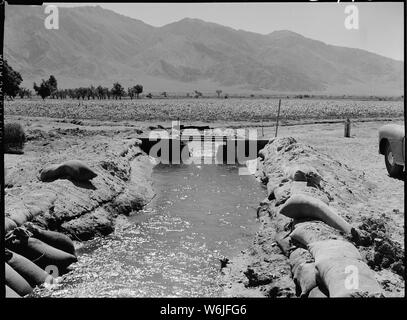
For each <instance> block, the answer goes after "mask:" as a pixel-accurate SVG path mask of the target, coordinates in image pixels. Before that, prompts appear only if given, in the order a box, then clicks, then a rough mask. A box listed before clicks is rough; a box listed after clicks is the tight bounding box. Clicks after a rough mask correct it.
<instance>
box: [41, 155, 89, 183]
mask: <svg viewBox="0 0 407 320" xmlns="http://www.w3.org/2000/svg"><path fill="white" fill-rule="evenodd" d="M95 177H97V174H96V173H95V172H94V171H93V170H92V169H91V168H90V167H89V166H88V165H86V164H85V163H84V162H82V161H80V160H69V161H66V162H64V163H61V164H53V165H50V166H48V167H46V168H44V169H42V170H41V171H40V175H39V179H40V180H41V181H43V182H52V181H55V180H57V179H60V178H68V179H71V180H74V181H89V180H91V179H93V178H95Z"/></svg>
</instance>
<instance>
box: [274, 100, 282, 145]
mask: <svg viewBox="0 0 407 320" xmlns="http://www.w3.org/2000/svg"><path fill="white" fill-rule="evenodd" d="M280 107H281V99H280V100H278V111H277V123H276V135H275V137H277V133H278V120H279V119H280Z"/></svg>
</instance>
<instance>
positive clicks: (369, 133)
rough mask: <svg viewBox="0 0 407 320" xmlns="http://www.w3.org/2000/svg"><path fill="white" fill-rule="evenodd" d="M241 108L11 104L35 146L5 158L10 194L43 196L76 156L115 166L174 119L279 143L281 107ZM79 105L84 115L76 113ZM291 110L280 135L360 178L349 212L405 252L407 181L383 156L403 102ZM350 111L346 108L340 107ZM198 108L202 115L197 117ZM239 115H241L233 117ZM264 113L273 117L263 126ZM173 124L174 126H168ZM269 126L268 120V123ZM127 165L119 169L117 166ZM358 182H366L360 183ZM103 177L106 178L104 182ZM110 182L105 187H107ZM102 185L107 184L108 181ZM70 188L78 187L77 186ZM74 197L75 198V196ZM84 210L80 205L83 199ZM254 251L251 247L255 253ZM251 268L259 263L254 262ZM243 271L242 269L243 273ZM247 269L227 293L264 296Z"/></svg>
mask: <svg viewBox="0 0 407 320" xmlns="http://www.w3.org/2000/svg"><path fill="white" fill-rule="evenodd" d="M237 102H238V103H237V105H239V107H238V108H237V109H236V110H235V109H234V108H233V101H228V102H227V105H225V102H224V101H222V102H221V103H222V104H223V105H224V107H222V108H221V109H219V108H218V107H217V104H218V103H219V102H217V101H214V102H213V101H209V103H210V104H211V105H214V107H213V108H212V109H211V111H210V112H209V113H208V112H207V109H206V107H202V106H203V105H205V103H208V102H205V101H204V100H203V101H200V102H199V103H198V104H199V105H198V104H197V103H196V102H194V101H193V100H192V101H191V102H190V103H187V105H186V106H187V110H188V113H186V112H183V111H182V107H180V106H178V105H176V103H175V102H174V101H171V103H168V102H167V104H166V102H165V101H160V102H159V103H158V104H159V106H158V107H157V105H154V103H155V102H148V103H149V104H150V105H148V104H144V105H143V103H142V102H139V101H137V102H135V105H131V104H130V102H126V104H125V105H121V106H120V107H119V109H118V108H117V105H118V104H119V103H121V102H116V101H114V102H109V103H107V104H106V105H107V107H106V109H104V108H103V105H100V104H98V102H97V101H95V102H93V101H91V102H87V101H85V102H76V101H71V102H69V103H66V104H64V102H61V101H46V102H45V103H42V102H41V101H34V102H33V101H27V102H23V103H22V102H20V101H17V100H16V101H12V102H7V103H6V105H5V123H9V122H18V123H20V124H22V126H23V127H24V130H25V132H26V136H27V140H28V141H27V142H26V144H25V147H24V154H23V155H13V154H6V155H5V170H6V195H9V196H18V195H19V194H21V192H23V193H24V192H30V190H37V189H36V188H37V187H36V183H37V179H38V178H37V175H38V171H39V170H40V169H41V168H42V167H43V166H44V165H46V164H47V163H50V162H52V163H53V162H58V161H59V162H60V161H63V160H67V159H69V158H71V157H73V156H75V157H77V158H85V159H88V160H89V161H93V162H95V163H96V162H97V161H102V160H104V157H105V156H106V153H104V152H105V151H106V152H108V153H109V157H110V158H112V159H113V160H112V161H114V157H115V155H117V154H119V153H120V152H121V150H122V149H123V148H126V146H127V148H128V144H129V143H132V141H134V139H137V138H138V137H140V136H143V135H146V134H147V133H148V132H149V131H150V130H151V129H154V128H156V127H157V125H161V126H163V127H164V128H171V122H170V121H168V120H167V119H168V117H170V118H172V119H174V120H175V119H181V121H182V123H183V124H185V125H187V124H199V125H209V126H210V127H214V128H216V127H221V128H225V127H232V128H239V127H240V128H257V130H258V132H259V134H260V135H261V134H264V138H267V139H269V138H270V139H271V138H273V137H274V134H275V126H274V120H275V119H274V118H273V117H275V109H276V102H275V101H274V102H273V108H272V109H270V108H268V106H267V103H269V102H267V101H266V102H264V101H260V102H256V101H254V102H253V101H251V103H252V104H256V103H257V107H255V111H254V112H250V111H247V109H245V108H244V105H245V102H244V101H237ZM184 103H185V102H183V104H184ZM301 103H302V104H301ZM78 104H79V108H80V109H76V108H75V107H76V106H78ZM151 104H152V105H151ZM290 104H291V108H288V107H286V108H285V109H284V111H283V112H282V114H281V120H280V127H279V129H278V136H279V137H293V138H295V139H296V140H297V141H298V142H299V143H301V144H304V145H308V146H311V147H312V148H314V149H315V150H317V151H318V152H320V153H322V154H327V155H329V157H331V158H332V159H335V161H337V162H338V163H340V164H341V165H342V166H345V167H348V168H351V172H352V174H354V177H353V178H352V181H346V179H348V176H345V177H342V179H345V181H343V184H344V185H348V186H351V187H352V188H355V189H357V188H359V190H354V189H353V190H352V191H353V192H355V193H358V192H359V191H360V192H361V193H363V196H361V197H360V199H361V200H360V201H358V202H357V203H351V204H349V206H348V207H347V209H348V212H351V214H352V215H353V218H351V219H350V220H351V221H352V222H355V223H360V222H361V221H362V220H361V219H362V217H364V218H366V217H370V218H372V219H375V221H378V220H381V221H383V222H384V224H385V229H386V235H387V236H388V237H389V238H390V239H391V240H392V241H394V242H395V243H398V244H399V245H400V247H401V248H402V250H403V252H404V181H403V180H398V179H394V178H391V177H389V176H388V174H387V171H386V167H385V164H384V158H383V156H382V155H379V153H378V129H379V128H380V127H381V126H382V125H384V124H387V123H389V122H391V123H395V124H404V120H403V103H402V102H378V101H372V102H369V101H363V102H348V101H339V102H338V101H334V102H330V103H328V102H327V101H322V102H321V101H319V102H318V103H317V104H315V103H310V102H301V101H290ZM322 105H324V107H323V108H321V106H322ZM345 105H346V108H345V107H344V108H343V109H342V108H341V106H345ZM137 106H138V107H137ZM140 106H141V107H140ZM194 106H195V107H197V108H198V110H199V111H197V112H195V111H194ZM225 106H226V107H225ZM167 107H168V108H167ZM140 110H141V111H140ZM180 110H181V111H180ZM219 110H220V111H219ZM234 110H235V111H236V113H233V112H234ZM270 110H271V111H270ZM184 111H185V106H184ZM263 113H264V114H266V115H265V116H264V119H263V117H262V114H263ZM185 114H188V116H185ZM182 115H184V116H182ZM228 115H230V119H227V116H228ZM166 117H167V119H165V118H166ZM347 117H350V118H351V119H352V126H351V137H350V138H344V125H343V121H344V120H345V119H346V118H347ZM149 119H151V120H149ZM262 120H264V121H263V122H262ZM261 125H262V126H263V128H262V129H261V128H260V126H261ZM133 151H134V153H135V155H134V156H133V157H132V158H131V159H129V162H131V167H132V168H135V167H137V166H138V167H139V168H142V169H140V170H139V171H143V172H142V173H141V172H137V170H135V171H134V170H133V171H134V172H135V173H134V174H135V175H136V177H135V179H136V180H137V181H138V182H139V184H140V185H142V187H143V184H144V186H145V185H147V184H148V177H146V172H147V173H148V172H149V170H151V168H150V167H149V166H148V165H146V163H145V159H143V158H142V157H140V154H141V151H140V150H133ZM110 158H109V159H110ZM134 159H136V160H134ZM134 161H136V162H134ZM120 165H121V164H120V163H119V165H118V166H120ZM126 165H127V164H126ZM123 166H125V165H123ZM358 177H363V178H360V180H358ZM102 178H103V179H105V177H104V176H102ZM106 179H107V178H106ZM106 179H105V181H104V182H105V183H106V181H108V180H106ZM63 183H65V182H63ZM97 183H98V181H97V182H96V184H97ZM100 183H101V184H102V182H100ZM112 183H113V189H114V188H116V189H117V190H118V189H120V188H122V185H121V184H120V183H121V182H120V183H119V182H117V181H113V182H112ZM63 188H64V185H62V186H61V189H58V190H60V192H61V191H62V190H64V189H63ZM69 188H73V187H72V186H70V187H69ZM141 189H142V190H141ZM141 189H139V190H136V191H135V193H136V194H137V195H139V199H141V200H140V201H139V203H138V204H137V205H136V207H137V206H139V207H142V206H143V205H144V204H145V203H146V202H148V199H149V198H150V197H151V195H150V193H151V191H150V190H148V189H149V188H148V187H145V188H144V189H143V188H141ZM21 190H22V191H21ZM117 190H113V191H112V190H110V191H107V190H106V193H107V195H106V197H105V198H103V196H100V197H101V199H99V200H100V201H101V202H106V201H108V200H107V199H109V192H110V193H115V192H116V195H117V194H120V191H117ZM120 190H121V189H120ZM71 191H72V193H70V192H71ZM352 191H351V192H352ZM86 192H87V191H86ZM69 194H71V195H73V196H75V197H77V198H78V199H79V198H81V196H80V195H78V194H76V193H75V191H73V189H72V190H71V189H69V192H68V195H69ZM75 199H76V198H75ZM67 201H68V200H67ZM75 201H76V200H75ZM81 201H82V200H81ZM78 203H80V204H81V202H80V201H79V200H78ZM71 205H72V204H71ZM72 206H73V205H72ZM85 209H86V210H85V211H89V208H85ZM6 211H7V201H6ZM68 222H69V221H68ZM98 223H99V224H98V226H99V227H100V228H99V229H98V230H99V231H100V232H99V233H96V234H95V235H103V234H104V233H107V232H109V230H110V228H111V222H110V221H108V222H106V221H98ZM68 224H69V223H68ZM78 228H79V227H78V226H77V225H72V224H70V225H69V226H68V225H67V226H66V228H65V231H67V232H68V233H69V232H74V231H77V230H78ZM79 229H80V228H79ZM72 230H74V231H72ZM84 234H86V232H85V233H84ZM250 245H251V244H250V243H249V244H248V247H249V246H250ZM239 259H240V260H239ZM247 259H248V258H247V256H245V255H243V256H242V257H240V258H237V259H236V262H235V265H236V266H237V265H239V263H240V264H242V265H243V264H248V263H249V262H248V260H247ZM250 259H253V257H251V258H250ZM251 262H253V261H252V260H251ZM236 268H237V269H239V267H236ZM236 268H235V269H236ZM244 268H245V267H241V268H240V269H241V270H237V269H236V270H234V271H233V270H232V273H233V272H235V274H231V275H229V276H228V277H226V280H225V283H226V284H225V288H226V291H227V292H228V293H230V291H231V290H232V289H233V290H235V293H236V292H237V293H238V294H237V295H241V296H258V295H262V291H264V290H263V289H264V288H260V287H258V288H249V289H248V288H247V287H244V286H241V284H242V282H244V281H243V280H242V272H241V271H242V269H244ZM375 271H376V272H377V275H378V281H379V283H380V284H381V285H382V287H383V288H384V290H385V292H386V296H403V295H404V280H403V278H402V277H401V275H399V274H396V273H395V272H393V271H392V270H390V268H381V267H378V268H377V270H375ZM232 283H233V284H232ZM238 283H240V284H238ZM228 293H227V294H226V295H228ZM263 293H264V292H263ZM263 295H264V294H263Z"/></svg>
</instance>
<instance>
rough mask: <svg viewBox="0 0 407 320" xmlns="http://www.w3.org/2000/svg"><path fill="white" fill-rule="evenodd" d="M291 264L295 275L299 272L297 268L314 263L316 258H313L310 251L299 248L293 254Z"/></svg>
mask: <svg viewBox="0 0 407 320" xmlns="http://www.w3.org/2000/svg"><path fill="white" fill-rule="evenodd" d="M289 262H290V266H291V272H292V274H293V275H294V274H295V272H296V271H297V268H298V267H299V266H300V265H301V264H303V263H310V262H314V258H313V257H312V254H311V253H310V252H309V251H308V250H306V249H304V248H298V249H295V250H294V251H293V252H291V254H290V257H289Z"/></svg>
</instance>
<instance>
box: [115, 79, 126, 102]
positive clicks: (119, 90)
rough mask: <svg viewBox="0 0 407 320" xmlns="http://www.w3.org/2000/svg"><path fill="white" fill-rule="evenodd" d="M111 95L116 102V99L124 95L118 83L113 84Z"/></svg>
mask: <svg viewBox="0 0 407 320" xmlns="http://www.w3.org/2000/svg"><path fill="white" fill-rule="evenodd" d="M112 95H113V97H115V99H116V100H117V98H119V99H121V98H122V96H123V95H124V88H123V87H122V85H121V84H120V83H118V82H115V83H114V84H113V88H112Z"/></svg>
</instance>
